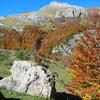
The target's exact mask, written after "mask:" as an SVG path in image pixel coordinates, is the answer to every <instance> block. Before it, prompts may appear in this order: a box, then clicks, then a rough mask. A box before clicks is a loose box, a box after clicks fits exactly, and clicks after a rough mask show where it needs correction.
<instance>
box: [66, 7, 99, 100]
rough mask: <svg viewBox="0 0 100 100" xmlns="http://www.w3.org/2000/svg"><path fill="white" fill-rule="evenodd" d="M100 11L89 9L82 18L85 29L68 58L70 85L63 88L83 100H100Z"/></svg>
mask: <svg viewBox="0 0 100 100" xmlns="http://www.w3.org/2000/svg"><path fill="white" fill-rule="evenodd" d="M99 12H100V10H98V9H93V8H92V9H90V10H89V11H88V14H87V15H86V16H85V18H84V25H85V26H86V27H87V29H86V30H85V31H84V32H83V36H81V37H80V41H79V42H77V43H76V45H75V46H74V48H73V52H72V55H71V57H70V59H71V61H72V63H71V64H70V65H69V68H68V69H69V70H68V75H69V76H70V78H71V79H72V83H68V84H65V87H66V88H67V89H68V90H69V91H70V92H72V93H75V94H77V95H80V96H81V97H82V98H83V100H100V13H99Z"/></svg>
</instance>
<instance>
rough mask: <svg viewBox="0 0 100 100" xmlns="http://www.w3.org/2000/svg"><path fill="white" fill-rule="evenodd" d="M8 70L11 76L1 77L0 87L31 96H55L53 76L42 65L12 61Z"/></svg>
mask: <svg viewBox="0 0 100 100" xmlns="http://www.w3.org/2000/svg"><path fill="white" fill-rule="evenodd" d="M10 71H11V73H12V74H11V76H9V77H6V78H3V79H2V80H1V81H0V87H5V88H7V89H8V90H10V91H11V92H13V91H16V92H19V93H27V94H30V95H33V96H43V97H53V96H55V94H56V89H55V76H54V75H53V73H52V72H51V71H49V70H48V69H46V68H45V67H43V66H42V65H37V64H36V63H34V62H29V61H14V64H13V66H12V68H11V70H10Z"/></svg>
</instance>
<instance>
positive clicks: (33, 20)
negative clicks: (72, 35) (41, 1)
mask: <svg viewBox="0 0 100 100" xmlns="http://www.w3.org/2000/svg"><path fill="white" fill-rule="evenodd" d="M80 13H82V14H84V13H85V9H84V8H82V7H79V6H75V5H69V4H67V3H63V2H62V3H61V2H56V1H53V2H51V3H50V4H49V5H46V6H44V7H42V8H40V10H39V11H36V12H24V13H20V14H12V15H8V16H1V17H0V26H4V27H6V28H14V29H16V30H17V31H22V29H23V27H24V26H25V25H33V24H43V23H48V24H49V23H50V21H51V20H53V19H54V18H57V17H62V16H64V17H72V16H78V15H79V14H80ZM50 24H51V23H50Z"/></svg>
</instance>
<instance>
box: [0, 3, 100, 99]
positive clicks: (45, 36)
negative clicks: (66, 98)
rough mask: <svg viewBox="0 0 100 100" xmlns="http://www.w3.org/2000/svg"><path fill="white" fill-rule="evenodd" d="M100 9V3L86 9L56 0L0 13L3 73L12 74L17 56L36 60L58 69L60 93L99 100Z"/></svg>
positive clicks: (53, 69)
mask: <svg viewBox="0 0 100 100" xmlns="http://www.w3.org/2000/svg"><path fill="white" fill-rule="evenodd" d="M99 12H100V11H99V9H98V8H90V9H84V8H82V7H79V6H76V5H69V4H68V3H64V2H62V3H61V2H56V1H53V2H51V3H50V4H48V5H46V6H44V7H42V8H40V9H39V10H38V11H35V12H23V13H20V14H12V15H8V16H1V17H0V77H1V78H2V77H7V76H8V75H10V74H11V73H10V71H9V70H10V68H11V66H12V64H13V61H14V60H31V61H36V62H37V63H38V64H42V65H44V66H45V67H46V68H48V69H49V70H50V71H52V72H56V73H57V74H58V79H57V81H56V89H57V92H59V93H64V92H66V93H69V91H70V93H72V94H76V95H79V96H81V97H82V98H83V100H99V99H98V98H99V97H100V85H99V84H100V70H99V69H100V38H99V37H100V35H99V34H100V13H99ZM69 77H70V78H69ZM68 82H70V83H68ZM67 83H68V84H67ZM63 86H65V87H63ZM0 90H1V91H2V93H3V94H4V95H5V96H7V97H11V96H12V97H14V96H13V95H11V96H9V91H7V90H6V89H4V88H0ZM92 91H93V92H92ZM6 92H7V95H6ZM14 95H15V97H18V98H19V97H23V98H25V97H26V98H30V97H29V96H26V95H24V94H17V93H14ZM19 95H20V96H19ZM23 98H21V100H24V99H23ZM32 98H35V97H32ZM91 98H93V99H91ZM96 98H97V99H96ZM35 99H37V100H38V98H35ZM41 99H42V98H41ZM61 99H62V98H61ZM33 100H34V99H33ZM39 100H40V98H39ZM43 100H44V98H43ZM46 100H48V99H46Z"/></svg>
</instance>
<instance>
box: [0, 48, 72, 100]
mask: <svg viewBox="0 0 100 100" xmlns="http://www.w3.org/2000/svg"><path fill="white" fill-rule="evenodd" d="M30 55H34V53H32V52H29V51H22V50H16V51H12V50H0V59H1V60H0V77H7V76H9V75H11V73H10V69H11V67H12V64H13V61H14V60H20V59H21V60H25V59H26V60H31V59H30V57H29V56H30ZM44 65H46V66H48V69H49V70H51V71H52V72H56V73H57V74H58V78H57V81H56V90H57V92H68V91H67V90H66V89H65V88H64V87H63V85H62V82H70V79H69V78H68V77H67V74H66V68H65V67H64V65H63V64H62V63H61V62H57V61H54V60H50V59H46V60H45V62H44ZM0 91H1V92H2V93H3V95H4V96H5V97H6V98H21V100H29V99H30V100H48V99H46V98H41V97H34V96H29V95H26V94H20V93H16V92H14V93H13V95H10V94H9V91H8V90H6V89H5V88H0Z"/></svg>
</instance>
